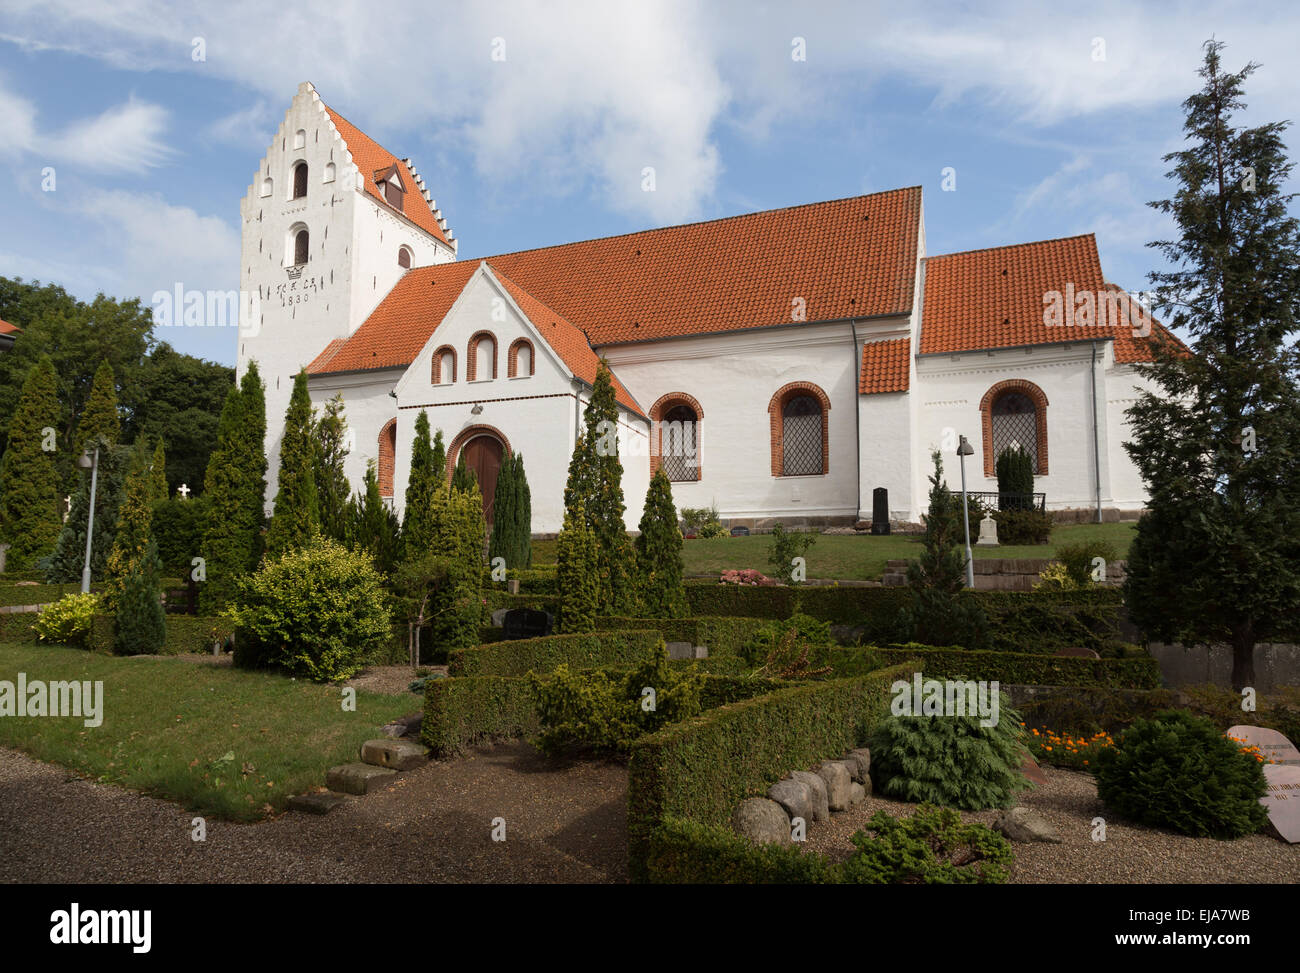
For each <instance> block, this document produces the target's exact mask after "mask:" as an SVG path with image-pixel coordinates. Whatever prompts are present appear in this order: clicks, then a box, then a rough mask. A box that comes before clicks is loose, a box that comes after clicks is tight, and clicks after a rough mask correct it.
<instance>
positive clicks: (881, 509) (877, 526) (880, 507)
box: [871, 487, 889, 534]
mask: <svg viewBox="0 0 1300 973" xmlns="http://www.w3.org/2000/svg"><path fill="white" fill-rule="evenodd" d="M871 533H873V534H888V533H889V491H888V490H886V489H885V488H884V487H876V488H875V489H874V490H872V491H871Z"/></svg>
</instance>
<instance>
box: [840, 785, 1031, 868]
mask: <svg viewBox="0 0 1300 973" xmlns="http://www.w3.org/2000/svg"><path fill="white" fill-rule="evenodd" d="M852 841H853V845H854V847H855V848H856V851H854V853H853V855H852V857H850V858H849V859H848V861H846V862H845V863H844V864H843V865H842V866H841V868H842V871H843V880H844V881H846V882H856V883H861V884H871V885H976V884H980V885H994V884H1000V883H1002V882H1005V881H1006V880H1007V879H1008V878H1010V876H1011V863H1012V861H1013V860H1014V857H1015V856H1014V855H1013V854H1012V852H1011V843H1010V842H1009V841H1007V839H1006V838H1004V837H1003V836H1002V835H1000V834H998V833H997V832H996V831H993V830H992V829H991V828H989V827H987V826H986V825H983V824H962V820H961V815H960V814H958V813H957V812H956V811H954V810H952V809H951V808H938V807H934V806H932V805H928V804H926V805H922V806H921V807H920V808H918V809H917V811H916V813H915V814H913V815H912V816H911V817H907V818H895V817H893V816H891V815H889V814H886V813H885V812H884V811H877V812H876V813H875V815H873V816H872V818H871V820H870V821H868V822H867V826H866V828H865V829H864V830H862V831H859V832H857V833H856V834H855V835H854V836H853V839H852Z"/></svg>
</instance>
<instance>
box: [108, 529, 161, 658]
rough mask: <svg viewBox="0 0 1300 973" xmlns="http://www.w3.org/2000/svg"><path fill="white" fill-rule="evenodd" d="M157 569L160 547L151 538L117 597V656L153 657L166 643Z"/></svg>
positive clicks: (115, 645) (115, 622)
mask: <svg viewBox="0 0 1300 973" xmlns="http://www.w3.org/2000/svg"><path fill="white" fill-rule="evenodd" d="M158 569H159V561H158V545H157V544H156V543H155V542H154V541H153V539H152V538H151V539H150V540H149V543H148V545H147V546H146V548H145V551H144V554H143V555H142V556H141V557H140V559H139V560H138V561H136V563H135V565H134V566H133V567H132V569H131V573H130V574H128V575H127V576H126V577H125V578H124V579H123V581H122V590H121V592H120V594H119V595H118V597H117V616H116V618H115V619H114V625H113V629H114V631H113V651H114V652H116V653H117V654H118V655H153V654H155V653H157V652H160V651H161V650H162V647H163V643H164V642H166V640H167V616H166V615H165V614H164V611H163V606H162V600H161V597H160V594H161V592H160V590H159V580H158Z"/></svg>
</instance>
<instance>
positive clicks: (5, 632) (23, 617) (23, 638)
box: [0, 612, 40, 642]
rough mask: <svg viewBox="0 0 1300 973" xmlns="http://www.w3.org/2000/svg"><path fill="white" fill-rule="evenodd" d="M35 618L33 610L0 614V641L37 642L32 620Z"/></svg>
mask: <svg viewBox="0 0 1300 973" xmlns="http://www.w3.org/2000/svg"><path fill="white" fill-rule="evenodd" d="M35 620H36V615H35V613H34V612H21V613H19V612H15V613H12V614H11V613H8V612H6V613H5V614H3V615H0V642H39V641H40V639H38V638H37V637H36V632H35V631H33V629H32V622H33V621H35Z"/></svg>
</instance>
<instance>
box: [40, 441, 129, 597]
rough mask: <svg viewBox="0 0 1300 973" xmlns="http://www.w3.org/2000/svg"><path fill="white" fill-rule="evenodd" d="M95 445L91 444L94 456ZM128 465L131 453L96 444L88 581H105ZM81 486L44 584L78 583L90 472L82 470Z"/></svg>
mask: <svg viewBox="0 0 1300 973" xmlns="http://www.w3.org/2000/svg"><path fill="white" fill-rule="evenodd" d="M94 448H95V447H94V444H90V451H91V453H92V454H93V452H94ZM130 464H131V449H130V448H129V447H127V446H113V445H110V444H109V442H108V440H107V439H104V438H101V439H100V440H99V472H98V473H97V474H96V476H95V538H94V542H93V543H92V544H91V547H90V577H91V580H92V581H103V580H104V569H105V566H106V565H107V564H108V556H109V554H110V553H112V550H113V541H114V539H115V538H116V536H117V511H118V507H119V505H120V504H121V502H122V489H123V486H124V481H125V478H126V470H127V469H128V468H129V467H130ZM80 472H81V473H82V477H81V485H80V487H79V488H78V489H77V492H76V493H74V494H73V496H72V507H71V509H70V510H69V511H68V519H67V520H65V521H64V522H63V529H62V530H61V531H59V539H58V542H57V543H56V544H55V545H54V557H53V559H52V560H51V561H50V568H49V571H48V572H47V573H46V576H45V580H46V581H48V582H50V583H51V584H75V583H77V582H79V581H80V580H81V571H82V568H83V567H84V566H85V563H86V524H87V523H88V522H89V519H90V518H89V517H88V515H87V508H89V506H90V479H91V476H90V470H82V471H80Z"/></svg>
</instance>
